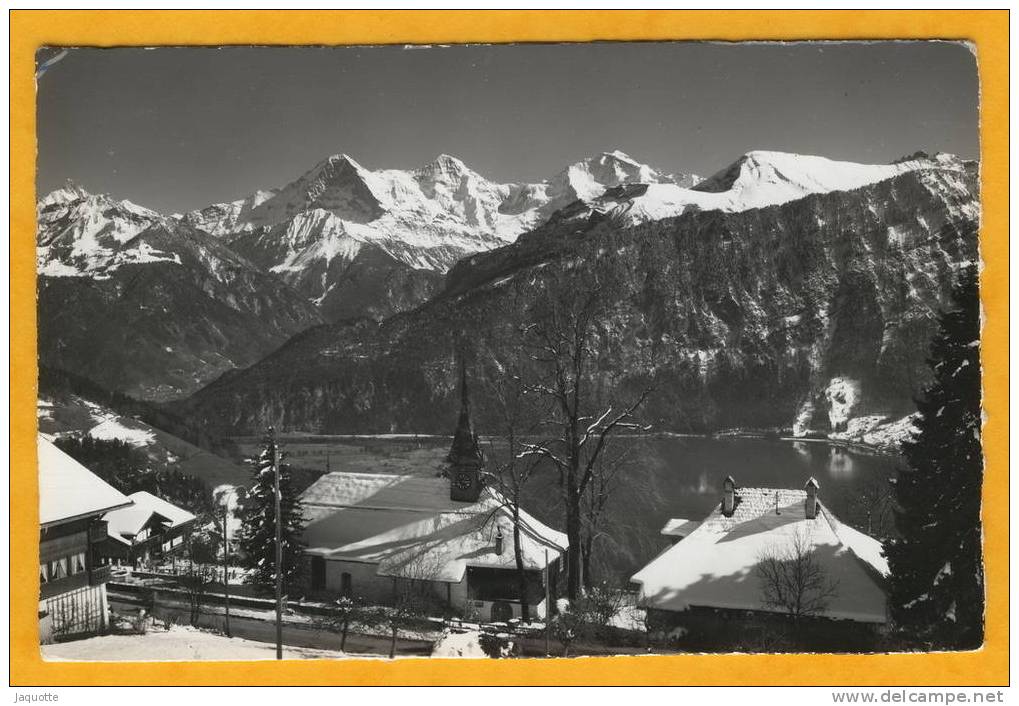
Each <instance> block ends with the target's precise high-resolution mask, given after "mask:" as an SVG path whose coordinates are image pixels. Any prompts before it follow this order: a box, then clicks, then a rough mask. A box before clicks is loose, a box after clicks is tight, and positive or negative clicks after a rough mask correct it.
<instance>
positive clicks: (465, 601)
mask: <svg viewBox="0 0 1019 706" xmlns="http://www.w3.org/2000/svg"><path fill="white" fill-rule="evenodd" d="M305 561H306V562H308V564H309V565H308V566H307V567H306V572H305V576H310V575H311V567H310V561H311V557H306V558H305ZM325 567H326V571H325V590H326V591H328V592H330V593H334V594H339V593H341V591H342V589H343V574H344V573H348V574H350V587H351V593H352V595H353V597H356V598H360V599H364V600H366V601H371V602H378V603H388V602H389V601H392V600H393V597H394V591H400V592H402V591H413V592H415V593H418V594H422V595H428V596H432V597H434V598H435V599H436V600H437V602H438V603H441V604H446V603H447V601H448V605H449V606H450V607H451V608H452V609H453V610H454V611H455V612H456V613H458V614H460V615H463V616H464V617H467V618H471V619H475V620H480V621H484V622H488V621H491V620H493V617H492V606H493V605H494V603H495V601H491V600H476V599H474V598H471V597H470V593H469V590H468V581H467V577H466V575H465V576H464V579H463V580H462V581H459V582H456V583H448V582H445V581H424V580H415V581H413V582H411V581H410V580H409V579H396V580H395V582H394V579H393V578H392V577H390V576H379V575H377V573H376V571H377V570H378V565H377V564H367V563H363V562H356V561H342V560H333V559H327V560H326V562H325ZM513 580H515V575H514V576H513ZM500 602H501V603H508V604H509V605H510V607H511V609H512V611H513V617H515V618H519V617H521V615H522V609H521V606H520V603H519V602H518V601H513V600H507V601H500ZM530 614H531V617H532V618H544V617H545V601H544V597H541V599H540V600H539V601H538V602H537V603H536V604H533V605H532V606H531V611H530Z"/></svg>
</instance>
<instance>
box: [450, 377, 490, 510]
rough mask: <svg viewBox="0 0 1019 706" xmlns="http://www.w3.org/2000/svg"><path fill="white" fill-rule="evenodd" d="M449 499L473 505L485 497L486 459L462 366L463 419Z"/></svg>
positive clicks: (455, 443) (455, 444) (456, 442)
mask: <svg viewBox="0 0 1019 706" xmlns="http://www.w3.org/2000/svg"><path fill="white" fill-rule="evenodd" d="M447 460H448V461H449V470H448V473H449V497H450V499H451V500H458V501H460V502H468V503H473V502H477V500H478V497H479V496H480V495H481V488H482V486H483V481H482V477H481V472H482V469H483V468H484V466H485V456H484V454H483V453H482V452H481V446H480V445H479V444H478V437H477V435H475V433H474V429H473V428H472V427H471V408H470V401H469V399H468V395H467V367H466V365H464V363H463V361H462V360H461V363H460V418H459V419H458V420H457V424H456V431H455V432H454V433H453V445H452V446H451V447H450V449H449V456H447Z"/></svg>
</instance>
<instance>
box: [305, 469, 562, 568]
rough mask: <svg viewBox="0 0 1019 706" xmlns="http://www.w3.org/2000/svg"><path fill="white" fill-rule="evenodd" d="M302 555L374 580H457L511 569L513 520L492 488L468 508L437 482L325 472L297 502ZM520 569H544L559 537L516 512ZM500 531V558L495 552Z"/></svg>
mask: <svg viewBox="0 0 1019 706" xmlns="http://www.w3.org/2000/svg"><path fill="white" fill-rule="evenodd" d="M301 503H302V505H303V507H304V515H305V517H306V518H307V520H308V524H307V527H306V528H305V531H304V537H303V539H304V542H305V545H306V546H307V549H306V550H305V551H306V553H307V554H309V555H312V556H322V557H325V558H327V559H337V560H346V561H358V562H365V563H370V564H376V565H377V566H378V568H377V573H378V574H379V575H380V576H399V577H404V578H416V579H425V580H431V581H449V582H459V581H461V580H462V579H463V577H464V573H465V572H466V570H467V567H468V566H476V567H494V568H514V567H515V566H516V560H515V558H514V553H513V522H512V519H511V516H510V514H509V510H508V508H507V507H506V504H505V501H504V499H503V498H502V497H501V496H500V495H499V494H498V493H497V492H496V491H495V490H493V489H491V488H486V489H484V490H483V491H482V493H481V497H480V499H479V500H478V501H477V502H475V503H467V502H458V501H455V500H450V498H449V481H448V480H447V479H445V478H439V477H420V476H395V475H383V474H369V473H329V474H327V475H325V476H323V477H322V478H320V479H319V480H318V481H316V482H315V483H314V484H312V485H311V487H309V488H308V489H307V490H306V491H305V492H304V494H303V495H302V496H301ZM521 521H522V522H521V524H522V527H521V529H522V532H521V534H522V541H521V549H522V552H523V556H524V565H525V567H527V568H530V569H540V568H543V567H544V566H545V556H546V552H547V555H548V559H549V561H551V560H553V559H555V558H556V557H558V556H559V555H560V553H562V552H564V551H565V550H566V547H567V541H566V536H565V535H564V534H563V533H561V532H557V531H556V530H553V529H551V528H550V527H548V526H546V525H544V524H542V523H541V522H539V521H538V520H537V519H535V518H534V517H532V516H531V515H530V514H528V513H527V512H525V511H521ZM500 532H501V534H502V536H503V538H504V540H503V550H502V553H496V551H495V549H496V541H495V539H496V537H497V535H498V534H499V533H500Z"/></svg>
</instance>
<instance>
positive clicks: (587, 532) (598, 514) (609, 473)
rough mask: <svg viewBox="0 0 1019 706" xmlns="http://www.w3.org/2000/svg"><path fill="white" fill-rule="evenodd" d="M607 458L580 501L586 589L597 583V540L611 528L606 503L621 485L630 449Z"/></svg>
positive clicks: (581, 551) (582, 562)
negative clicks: (595, 568) (595, 577)
mask: <svg viewBox="0 0 1019 706" xmlns="http://www.w3.org/2000/svg"><path fill="white" fill-rule="evenodd" d="M603 455H604V460H603V461H602V463H601V464H600V466H599V469H598V472H597V473H595V474H594V475H593V476H592V477H591V482H590V483H588V486H587V492H586V493H584V495H583V497H582V499H581V502H582V505H581V512H582V517H583V529H582V533H583V543H582V544H581V545H580V555H581V564H582V567H583V584H584V589H585V590H587V591H590V590H591V589H592V588H593V586H594V568H593V559H592V557H593V556H594V548H595V542H596V541H597V540H599V539H601V538H602V537H603V536H605V537H608V531H609V530H610V527H609V525H610V524H611V523H610V522H609V518H608V516H607V513H606V507H607V506H608V503H609V498H611V497H612V496H613V495H614V494H615V493H616V490H617V488H618V486H619V480H620V471H621V469H622V468H623V466H624V463H625V460H626V456H627V453H626V451H625V450H624V451H622V452H620V453H618V454H615V455H614V456H611V457H609V455H608V452H607V451H606V452H604V453H603Z"/></svg>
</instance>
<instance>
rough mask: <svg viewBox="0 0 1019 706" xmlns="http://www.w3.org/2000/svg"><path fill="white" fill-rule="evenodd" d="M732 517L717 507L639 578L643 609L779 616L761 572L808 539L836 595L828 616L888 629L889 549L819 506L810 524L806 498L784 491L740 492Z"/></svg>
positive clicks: (827, 611)
mask: <svg viewBox="0 0 1019 706" xmlns="http://www.w3.org/2000/svg"><path fill="white" fill-rule="evenodd" d="M735 492H736V505H735V510H734V512H733V514H732V516H731V517H726V516H725V515H723V514H722V512H721V507H720V506H719V507H716V508H715V509H714V510H713V511H712V512H711V514H710V515H708V516H707V518H705V519H704V521H703V522H701V523H700V524H699V525H698V526H697V527H696V528H695V529H693V530H692V531H691V532H690V533H689V534H688V535H687V536H686V537H685V538H684V539H682V540H680V541H679V542H677V543H676V544H675V545H674V546H672V547H670V548H669V549H667V550H666V551H664V552H662V554H660V555H659V556H658V557H656V558H655V559H654V560H652V561H651V563H649V564H648V565H647V566H645V567H644V568H643V569H641V570H640V571H639V572H637V574H636V575H634V577H633V581H635V582H636V583H639V584H640V585H641V596H640V601H641V605H643V606H645V607H649V608H658V609H662V610H675V611H682V610H686V609H687V608H689V607H691V606H701V607H711V608H727V609H738V610H761V611H768V610H774V608H769V607H767V606H765V605H764V604H763V602H762V589H761V585H760V579H758V577H757V576H756V574H755V567H756V565H757V563H758V562H759V561H760V559H761V557H762V555H763V554H765V553H768V552H771V553H776V552H781V551H782V550H783V548H784V547H788V546H790V543H792V542H793V541H795V539H796V538H797V536H799V537H803V538H804V539H805V540H806V542H807V546H808V547H809V549H810V550H811V551H812V554H813V556H814V558H815V560H816V561H817V562H819V564H820V566H821V567H822V569H823V570H824V572H825V573H826V574H827V576H828V578H830V579H832V580H833V581H835V582H837V590H836V594H835V595H834V596H833V597H832V598H831V599H830V600H829V602H828V605H827V607H826V609H825V610H824V612H823V613H822V615H823V616H825V617H829V618H842V619H851V620H858V621H862V622H874V623H883V622H885V621H886V619H887V617H886V600H885V593H884V589H883V586H882V584H883V577H884V576H886V575H887V574H888V564H887V562H886V560H885V559H884V557H882V556H881V543H880V542H878V541H877V540H876V539H873V538H872V537H869V536H867V535H865V534H863V533H862V532H858V531H857V530H854V529H853V528H851V527H848V526H846V525H844V524H842V523H841V522H840V521H839V520H838V519H837V518H836V517H835V516H834V515H833V514H832V513H831V512H830V511H829V510H828V509H827V508H826V507H824V505H823V504H820V503H819V511H818V515H817V517H816V518H815V519H807V517H806V511H805V500H806V493H805V492H804V491H803V490H790V489H781V488H737V489H736V491H735Z"/></svg>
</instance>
